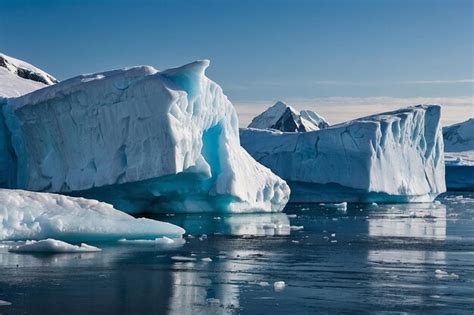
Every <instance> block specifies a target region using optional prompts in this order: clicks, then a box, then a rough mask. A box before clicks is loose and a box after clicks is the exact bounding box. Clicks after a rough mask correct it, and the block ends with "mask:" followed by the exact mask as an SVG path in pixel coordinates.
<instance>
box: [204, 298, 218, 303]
mask: <svg viewBox="0 0 474 315" xmlns="http://www.w3.org/2000/svg"><path fill="white" fill-rule="evenodd" d="M206 302H207V303H209V304H221V300H219V299H216V298H208V299H206Z"/></svg>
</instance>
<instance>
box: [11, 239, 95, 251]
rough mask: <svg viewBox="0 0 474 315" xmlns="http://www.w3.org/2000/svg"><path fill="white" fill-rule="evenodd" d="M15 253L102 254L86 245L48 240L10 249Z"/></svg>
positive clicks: (29, 242)
mask: <svg viewBox="0 0 474 315" xmlns="http://www.w3.org/2000/svg"><path fill="white" fill-rule="evenodd" d="M8 251H9V252H14V253H33V252H35V253H38V252H41V253H79V252H100V251H101V249H100V248H97V247H95V246H90V245H87V244H85V243H81V244H80V245H72V244H69V243H66V242H63V241H59V240H55V239H52V238H48V239H45V240H39V241H26V242H25V243H23V244H22V245H17V246H14V247H11V248H9V249H8Z"/></svg>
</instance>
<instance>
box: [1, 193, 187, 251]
mask: <svg viewBox="0 0 474 315" xmlns="http://www.w3.org/2000/svg"><path fill="white" fill-rule="evenodd" d="M184 232H185V231H184V230H183V229H182V228H180V227H178V226H176V225H173V224H170V223H165V222H160V221H155V220H151V219H145V218H139V219H135V218H134V217H132V216H130V215H128V214H126V213H123V212H121V211H118V210H116V209H114V208H113V207H112V206H111V205H110V204H106V203H103V202H98V201H96V200H87V199H84V198H74V197H67V196H62V195H56V194H50V193H36V192H30V191H23V190H8V189H0V240H33V239H36V240H39V239H46V238H54V239H58V240H62V241H71V242H81V241H112V240H119V239H122V238H127V239H155V238H158V237H163V236H166V237H169V238H179V237H181V236H182V235H183V234H184Z"/></svg>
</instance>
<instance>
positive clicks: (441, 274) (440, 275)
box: [435, 269, 459, 279]
mask: <svg viewBox="0 0 474 315" xmlns="http://www.w3.org/2000/svg"><path fill="white" fill-rule="evenodd" d="M435 276H436V278H438V279H459V276H458V275H457V274H455V273H451V274H450V273H448V272H447V271H444V270H441V269H436V271H435Z"/></svg>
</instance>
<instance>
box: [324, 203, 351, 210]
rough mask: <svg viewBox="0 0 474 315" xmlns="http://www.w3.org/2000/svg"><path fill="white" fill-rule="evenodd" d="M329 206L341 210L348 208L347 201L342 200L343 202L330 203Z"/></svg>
mask: <svg viewBox="0 0 474 315" xmlns="http://www.w3.org/2000/svg"><path fill="white" fill-rule="evenodd" d="M326 207H327V208H331V209H336V210H341V211H346V210H347V202H345V201H344V202H341V203H330V204H327V205H326Z"/></svg>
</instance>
